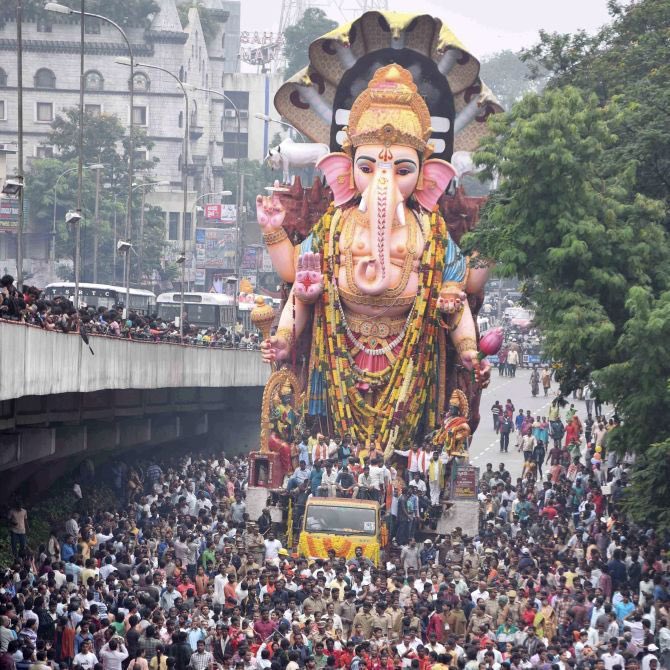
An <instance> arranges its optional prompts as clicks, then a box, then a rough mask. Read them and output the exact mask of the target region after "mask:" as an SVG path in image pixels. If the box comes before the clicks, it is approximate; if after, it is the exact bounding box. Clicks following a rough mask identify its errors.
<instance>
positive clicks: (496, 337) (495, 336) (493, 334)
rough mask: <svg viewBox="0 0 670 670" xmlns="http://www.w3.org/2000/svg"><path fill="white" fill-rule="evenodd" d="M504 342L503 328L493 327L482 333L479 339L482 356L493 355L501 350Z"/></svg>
mask: <svg viewBox="0 0 670 670" xmlns="http://www.w3.org/2000/svg"><path fill="white" fill-rule="evenodd" d="M502 343H503V329H502V328H491V330H487V331H486V332H485V333H484V335H482V337H481V339H480V340H479V353H480V354H481V357H482V358H485V357H486V356H493V355H494V354H497V353H498V352H499V351H500V347H501V346H502Z"/></svg>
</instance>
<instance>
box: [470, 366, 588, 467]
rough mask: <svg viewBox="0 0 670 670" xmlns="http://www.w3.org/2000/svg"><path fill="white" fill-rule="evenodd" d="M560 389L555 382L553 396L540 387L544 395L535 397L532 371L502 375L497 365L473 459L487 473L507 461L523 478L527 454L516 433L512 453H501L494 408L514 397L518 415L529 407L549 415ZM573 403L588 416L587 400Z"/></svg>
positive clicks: (485, 396)
mask: <svg viewBox="0 0 670 670" xmlns="http://www.w3.org/2000/svg"><path fill="white" fill-rule="evenodd" d="M556 390H557V385H556V384H554V385H553V387H552V390H551V391H550V392H549V395H548V396H547V397H546V398H545V396H544V392H543V390H542V387H541V386H540V395H539V396H537V398H533V395H532V393H531V392H530V370H517V373H516V377H500V376H499V375H498V370H497V369H496V368H494V369H493V370H492V373H491V383H490V384H489V387H488V388H487V389H485V390H484V393H483V394H482V401H481V405H480V410H479V413H480V415H481V421H480V423H479V427H478V428H477V431H476V432H475V434H474V438H473V441H472V444H471V446H470V462H471V463H472V464H473V465H477V466H479V467H480V468H481V472H484V470H485V469H486V464H487V463H493V468H494V470H497V469H498V465H499V463H504V464H505V467H506V468H507V470H509V472H510V474H511V475H512V478H516V477H520V476H521V468H522V465H523V456H522V455H521V453H520V452H518V451H517V450H516V433H512V434H511V435H510V445H509V451H508V453H506V454H501V453H500V438H499V436H498V435H496V434H495V431H494V430H493V417H492V415H491V412H490V408H491V406H492V405H493V403H494V402H495V401H496V400H499V401H500V403H501V404H502V405H504V404H505V401H506V400H507V398H511V400H512V402H513V403H514V407H515V408H516V411H515V414H518V412H519V410H520V409H522V410H523V412H524V414H525V413H526V410H528V409H529V410H531V414H532V415H533V416H538V415H539V416H547V413H548V412H549V404H550V402H551V400H552V399H553V398H554V397H555V395H554V394H555V392H556ZM570 402H573V403H574V404H575V408H576V409H577V414H578V416H579V418H580V419H582V420H583V419H585V418H586V409H585V405H584V402H583V401H582V400H570ZM568 406H569V405H568ZM564 413H565V410H563V411H562V414H564Z"/></svg>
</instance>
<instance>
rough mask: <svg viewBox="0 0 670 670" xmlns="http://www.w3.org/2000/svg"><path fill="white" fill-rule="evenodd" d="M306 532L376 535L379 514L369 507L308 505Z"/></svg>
mask: <svg viewBox="0 0 670 670" xmlns="http://www.w3.org/2000/svg"><path fill="white" fill-rule="evenodd" d="M305 530H306V531H307V532H308V533H337V534H340V535H375V533H376V532H377V514H376V512H375V510H374V509H370V508H368V507H334V506H333V507H327V506H326V505H308V506H307V511H306V512H305Z"/></svg>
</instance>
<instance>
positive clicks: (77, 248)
mask: <svg viewBox="0 0 670 670" xmlns="http://www.w3.org/2000/svg"><path fill="white" fill-rule="evenodd" d="M85 4H86V0H81V21H80V22H79V27H80V37H79V39H80V42H79V138H78V141H77V213H78V214H79V216H78V217H76V219H75V223H74V226H75V229H74V300H75V303H74V305H75V309H76V310H77V311H79V275H80V274H81V267H80V263H81V210H82V188H83V185H84V83H85V82H84V36H85V34H84V33H85V31H84V10H85Z"/></svg>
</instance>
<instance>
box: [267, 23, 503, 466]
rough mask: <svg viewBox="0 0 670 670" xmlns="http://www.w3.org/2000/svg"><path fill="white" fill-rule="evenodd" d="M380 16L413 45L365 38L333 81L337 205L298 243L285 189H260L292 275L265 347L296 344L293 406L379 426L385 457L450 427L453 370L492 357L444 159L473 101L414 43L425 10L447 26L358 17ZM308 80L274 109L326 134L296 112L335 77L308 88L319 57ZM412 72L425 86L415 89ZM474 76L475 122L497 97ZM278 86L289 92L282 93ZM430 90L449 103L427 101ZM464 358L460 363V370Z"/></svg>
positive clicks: (373, 430)
mask: <svg viewBox="0 0 670 670" xmlns="http://www.w3.org/2000/svg"><path fill="white" fill-rule="evenodd" d="M370 14H372V15H373V16H374V17H377V19H376V20H377V24H379V22H380V21H381V20H383V21H385V22H386V25H388V26H389V32H390V34H391V36H390V37H389V39H390V40H391V41H393V40H394V39H395V40H396V41H397V39H398V38H397V37H394V35H398V36H403V40H402V43H404V45H405V46H404V47H403V48H395V49H380V50H377V51H376V52H374V53H365V54H363V53H362V52H360V51H359V52H358V53H359V62H358V66H357V67H352V68H350V69H351V72H353V73H354V74H355V75H356V76H357V78H356V77H353V76H349V77H348V78H347V74H348V73H347V72H346V71H345V69H344V65H343V66H342V67H341V68H340V72H339V75H337V76H334V78H335V79H337V80H338V83H337V86H335V85H334V84H333V83H332V82H331V84H330V85H331V86H332V87H333V89H334V90H333V92H332V99H333V104H334V106H335V111H334V113H333V114H332V117H333V123H332V124H331V128H330V140H331V141H330V145H331V147H333V148H335V147H336V148H339V149H341V151H335V152H333V153H330V154H328V155H327V156H325V157H324V158H322V159H321V160H320V161H319V163H318V168H319V169H320V170H321V171H322V172H323V174H324V176H325V178H326V181H327V182H328V185H329V186H330V188H331V190H332V195H333V198H332V202H331V203H330V205H329V206H328V209H327V210H326V212H325V213H324V214H323V215H322V216H321V217H320V218H319V220H318V221H317V222H316V223H315V224H314V225H313V227H312V228H311V231H310V232H309V234H308V235H307V236H306V237H305V238H304V239H303V240H302V241H301V242H300V243H299V244H298V245H295V246H294V245H293V244H292V243H291V241H290V239H289V237H288V235H287V233H286V229H287V228H289V229H290V228H291V223H290V221H287V220H286V210H285V207H284V206H283V204H282V201H281V199H280V198H279V197H278V196H277V195H276V194H275V195H274V196H270V197H261V196H259V198H258V201H257V208H258V212H257V213H258V220H259V223H260V225H261V227H262V228H263V233H264V239H265V242H266V244H267V246H268V249H269V253H270V255H271V257H272V259H273V263H274V265H275V268H276V269H277V271H278V273H279V274H280V276H281V277H282V279H284V280H285V281H287V282H290V283H292V288H291V291H290V294H289V297H288V300H287V302H286V304H285V306H284V309H283V311H282V313H281V316H280V319H279V324H278V327H277V330H276V333H275V335H273V336H272V337H269V338H267V339H266V340H265V341H264V342H263V344H262V355H263V357H264V359H265V360H266V361H268V362H270V363H273V364H277V365H282V364H283V365H289V366H290V364H291V363H293V367H294V368H295V363H296V360H297V359H296V355H295V351H296V347H297V346H298V343H299V342H300V341H302V342H303V350H304V358H305V359H306V361H307V363H306V366H305V367H304V370H303V371H302V380H303V382H302V384H303V386H304V394H303V398H304V400H303V402H302V407H300V408H298V409H299V411H300V412H301V413H303V414H306V415H307V418H308V422H309V423H310V424H312V425H313V424H314V423H317V424H318V425H319V426H320V427H321V428H322V429H324V430H328V431H329V432H330V433H331V434H332V433H339V434H341V435H345V434H348V435H351V436H352V437H356V438H358V439H359V440H361V441H363V442H366V443H367V442H368V440H369V439H370V437H371V436H373V435H375V436H377V437H376V439H377V440H378V442H379V443H381V444H383V445H384V447H385V453H386V455H390V454H391V453H392V452H393V449H394V448H398V447H402V446H404V445H406V444H407V443H408V442H411V441H413V440H416V439H418V438H419V437H420V436H421V435H425V434H428V433H430V432H432V431H434V430H435V429H437V428H439V427H440V425H441V421H442V419H443V415H444V412H445V410H447V408H448V407H449V404H450V403H449V399H450V398H451V397H452V394H453V392H454V391H456V390H458V389H457V388H456V387H457V386H458V385H459V384H458V380H459V379H460V380H464V379H469V378H471V379H472V381H473V384H472V385H473V386H478V387H481V386H482V385H484V384H486V383H487V381H488V375H489V369H488V364H487V363H486V362H485V361H482V362H480V356H479V354H478V347H477V337H478V335H477V328H476V321H475V317H474V316H473V314H472V312H471V309H470V301H469V300H468V297H469V296H471V295H478V294H480V293H481V291H482V289H483V285H484V283H485V281H486V269H485V268H477V267H470V263H469V262H468V259H467V258H466V257H465V256H464V255H463V254H462V253H461V250H460V248H459V247H458V245H457V243H456V241H455V240H454V239H453V238H452V237H451V236H450V234H449V231H448V227H447V223H446V222H445V219H444V217H443V216H442V214H441V213H440V208H439V205H438V202H439V201H440V199H441V198H442V197H443V195H444V193H445V190H446V189H447V187H448V186H449V183H450V182H451V180H452V179H453V177H454V175H455V170H454V168H453V167H452V165H451V164H450V163H449V162H448V161H447V160H445V159H444V158H446V157H448V156H450V154H451V151H452V150H453V136H454V133H453V128H454V122H456V124H458V117H456V118H454V117H455V110H456V109H457V107H458V100H459V99H461V101H462V105H461V111H462V112H466V111H467V110H466V109H465V107H467V105H468V104H469V103H468V102H466V97H463V96H461V97H460V98H459V96H458V95H453V93H452V91H451V88H453V86H452V87H450V81H449V80H448V77H447V76H445V74H444V73H443V72H442V71H441V70H440V68H439V66H436V64H435V63H434V60H435V58H436V56H435V54H434V53H433V55H432V57H431V58H432V60H431V58H429V57H428V56H426V55H421V54H420V53H419V52H418V51H416V50H413V49H408V48H407V43H408V42H410V43H411V40H410V37H412V39H415V40H416V39H417V38H418V41H417V42H416V44H417V46H418V45H422V46H421V49H424V50H425V49H426V46H425V40H423V39H422V38H421V36H420V35H412V34H411V33H413V32H414V31H415V30H425V29H426V25H428V24H427V23H426V21H428V20H429V21H432V24H430V25H432V29H433V32H434V31H435V30H436V29H437V28H439V27H440V26H441V24H439V22H436V21H435V20H433V19H430V17H416V18H415V19H413V22H414V24H416V25H414V27H413V28H412V25H411V24H412V21H410V18H411V17H409V18H408V17H406V16H404V15H402V16H400V17H398V16H397V15H393V14H389V13H386V14H383V15H382V14H378V13H376V12H372V13H368V14H366V15H364V16H363V17H362V18H361V19H359V23H362V25H363V29H364V28H365V21H366V20H368V19H369V16H370ZM436 26H437V27H436ZM343 31H344V32H343ZM382 32H383V31H382ZM438 33H439V31H438ZM357 34H358V35H360V31H358V33H357V32H356V31H354V30H353V27H352V26H348V27H345V29H340V30H339V31H336V33H335V34H334V35H332V36H331V37H329V36H326V38H324V39H325V41H324V42H322V43H321V44H320V46H319V49H318V53H321V50H323V52H324V53H326V54H338V53H339V52H340V51H341V50H342V49H345V50H348V52H349V53H348V54H347V53H345V54H343V55H342V54H340V55H341V56H342V58H341V59H340V61H341V62H342V63H345V64H346V63H348V64H349V65H351V59H352V58H353V53H354V52H356V49H355V47H356V45H355V44H352V42H351V40H352V36H353V37H354V38H355V37H356V35H357ZM449 34H450V33H449ZM343 35H346V39H343V38H342V36H343ZM428 41H430V40H428ZM443 41H444V40H443ZM315 44H317V43H315ZM343 44H344V46H343ZM438 46H439V41H438ZM314 48H315V45H314V44H313V45H312V49H314ZM428 48H429V49H430V48H431V47H430V46H428ZM312 49H310V54H312ZM453 49H455V47H453ZM443 51H444V52H445V53H446V54H447V55H449V58H448V59H447V61H449V62H447V63H446V64H444V68H443V70H446V72H447V74H448V72H449V69H448V65H449V63H451V65H452V67H453V65H454V64H456V63H457V62H458V59H460V61H461V70H463V58H464V55H463V54H464V52H462V51H460V50H458V49H456V50H455V51H453V50H452V53H450V54H449V49H448V48H446V47H444V44H443ZM317 55H318V54H317ZM347 59H348V60H347ZM313 60H314V59H313ZM335 60H336V61H337V59H335ZM438 60H439V61H440V62H441V61H442V60H444V59H443V58H442V57H441V56H440V57H439V58H438ZM466 62H467V59H466ZM384 63H386V64H384ZM403 63H404V64H405V65H407V67H404V66H403ZM330 65H333V62H331V63H330ZM326 69H328V68H326ZM329 71H330V72H331V74H332V68H331V69H330V70H329ZM366 72H367V73H369V74H367V75H366V74H365V73H366ZM301 77H302V80H301V81H300V82H299V83H295V82H294V83H293V84H291V82H289V88H290V87H291V86H293V89H294V90H293V92H292V93H291V95H289V100H292V101H293V103H295V106H296V109H297V111H298V114H293V115H292V114H291V110H288V113H287V110H285V109H281V104H278V107H280V111H282V113H284V115H285V116H287V117H288V118H289V119H290V120H291V121H293V122H294V123H296V125H297V126H298V127H301V122H302V127H301V130H302V129H304V130H306V131H309V130H312V131H313V132H311V133H310V135H311V137H312V138H315V137H316V138H319V133H318V129H317V131H314V128H310V127H309V123H307V121H305V119H302V118H301V117H300V112H301V111H302V110H304V108H305V105H306V106H307V107H308V108H309V107H310V106H312V107H313V108H315V109H318V108H319V101H318V100H316V99H315V98H314V95H313V93H315V92H316V93H317V94H318V92H319V90H321V92H322V93H323V94H324V96H325V95H326V94H327V82H324V81H323V80H321V82H322V83H323V86H321V87H319V86H317V85H314V82H315V81H317V83H318V82H319V75H318V73H317V72H316V71H315V69H314V68H313V67H312V69H311V71H310V72H308V74H307V75H305V74H303V75H301ZM305 77H307V80H306V79H305ZM415 77H416V79H415ZM464 77H465V79H464ZM468 77H470V78H471V77H472V72H470V73H469V74H465V75H463V71H461V77H460V81H461V83H462V82H463V81H465V80H467V78H468ZM474 77H475V79H476V71H475V75H474ZM294 79H295V78H294ZM417 81H420V82H423V83H424V84H425V85H426V86H427V89H426V90H424V91H422V90H419V88H418V87H417ZM457 81H458V78H455V79H454V82H455V83H456V82H457ZM476 81H477V82H478V80H476ZM306 82H309V85H306ZM426 82H427V83H426ZM466 83H467V81H466ZM456 86H457V83H456ZM301 87H302V88H301ZM479 87H480V88H479V90H478V91H473V93H472V95H471V98H472V101H474V103H475V104H474V105H471V108H472V110H474V111H473V112H472V113H469V120H473V119H474V118H475V117H476V116H477V114H479V115H480V117H483V118H480V120H479V122H481V121H482V120H483V119H484V118H485V116H486V114H487V113H490V111H497V110H496V109H495V108H491V109H488V111H487V106H486V105H487V104H488V103H487V101H486V96H484V97H482V96H483V94H482V87H481V83H479ZM310 90H311V91H312V93H311V94H310V93H309V91H310ZM460 93H462V91H461V92H460ZM296 94H297V96H296ZM302 94H304V97H305V99H306V100H307V101H308V103H305V102H304V101H303V100H302V99H301V97H300V96H301V95H302ZM354 94H355V95H354ZM281 96H282V91H281V90H280V92H279V94H278V98H280V100H279V103H281ZM347 97H348V98H349V99H348V100H347ZM427 100H429V101H430V100H432V101H433V103H434V104H435V105H438V106H439V111H433V110H431V109H429V106H428V104H427ZM293 111H296V110H293ZM466 116H467V114H466ZM466 120H467V119H466ZM317 123H318V120H317ZM461 123H463V119H461ZM433 124H435V126H436V127H435V128H434V127H433ZM438 135H439V136H438ZM469 148H473V147H469ZM436 149H437V150H438V151H436ZM435 154H439V156H440V157H436V156H435ZM305 345H306V346H305ZM301 358H302V357H301ZM454 368H457V369H459V370H461V371H462V372H463V373H465V374H461V375H460V377H459V376H458V375H451V376H450V375H449V369H452V370H453V369H454ZM276 374H281V373H276ZM296 379H297V378H296ZM298 390H299V389H296V391H298ZM470 393H471V394H472V389H470ZM296 395H297V394H296ZM465 405H466V406H467V402H466V403H465ZM466 418H467V417H466Z"/></svg>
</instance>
